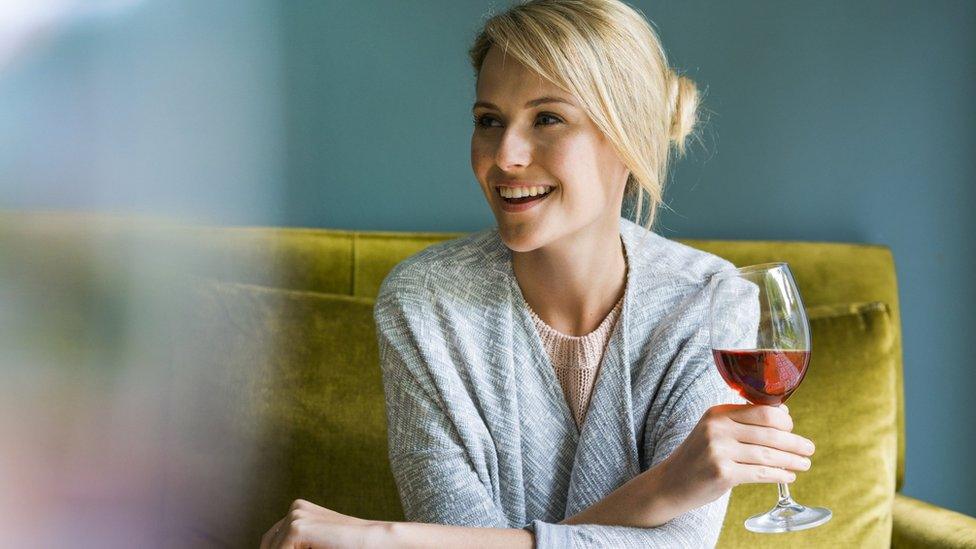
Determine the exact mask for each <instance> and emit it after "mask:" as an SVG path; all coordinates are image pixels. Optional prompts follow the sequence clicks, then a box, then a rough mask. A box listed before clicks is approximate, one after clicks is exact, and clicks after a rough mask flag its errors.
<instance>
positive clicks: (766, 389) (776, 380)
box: [712, 349, 810, 406]
mask: <svg viewBox="0 0 976 549" xmlns="http://www.w3.org/2000/svg"><path fill="white" fill-rule="evenodd" d="M712 354H713V356H714V358H715V364H716V365H718V371H719V372H720V373H721V374H722V377H723V378H724V379H725V382H726V383H728V384H729V387H732V388H733V389H735V390H736V391H737V392H738V393H739V394H740V395H742V398H744V399H746V400H748V401H749V402H752V403H753V404H767V405H769V406H779V405H780V404H782V403H783V402H785V401H786V399H788V398H789V397H790V395H791V394H793V391H794V390H796V388H797V387H798V386H799V385H800V382H801V381H803V375H804V374H805V373H806V372H807V364H809V363H810V351H802V350H792V349H756V350H748V351H730V350H726V349H713V350H712Z"/></svg>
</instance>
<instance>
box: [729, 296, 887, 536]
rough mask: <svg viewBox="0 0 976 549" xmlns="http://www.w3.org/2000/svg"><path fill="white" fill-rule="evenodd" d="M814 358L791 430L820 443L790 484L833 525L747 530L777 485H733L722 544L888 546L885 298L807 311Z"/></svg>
mask: <svg viewBox="0 0 976 549" xmlns="http://www.w3.org/2000/svg"><path fill="white" fill-rule="evenodd" d="M809 317H810V327H811V332H812V336H811V338H812V355H811V360H810V365H809V368H808V370H807V373H806V377H805V378H804V380H803V383H802V384H801V385H800V387H799V388H798V389H797V390H796V392H795V393H794V394H793V396H791V397H790V399H789V400H788V401H787V403H786V404H787V406H788V407H789V409H790V415H791V416H792V417H793V420H794V428H793V432H794V433H797V434H800V435H802V436H805V437H807V438H809V439H811V440H813V442H814V444H816V446H817V449H816V452H815V453H814V455H813V457H812V466H811V468H810V470H809V471H805V472H800V473H799V474H798V475H797V480H796V481H795V482H793V483H791V484H790V490H791V494H792V496H793V499H794V500H796V501H797V502H798V503H800V504H803V505H810V506H821V507H827V508H828V509H830V510H831V511H832V512H833V517H832V518H831V519H830V521H829V522H828V523H826V524H823V525H821V526H818V527H816V528H812V529H809V530H802V531H799V532H791V533H788V534H780V535H770V534H756V533H752V532H749V531H748V530H746V529H745V526H743V522H744V521H745V519H746V518H748V517H750V516H752V515H754V514H758V513H762V512H765V511H767V510H769V509H770V508H771V507H773V505H775V503H776V499H777V491H776V485H775V484H770V483H752V484H741V485H739V486H737V487H735V488H734V489H733V490H732V498H731V501H730V504H729V510H728V512H727V514H726V517H725V524H724V526H723V529H722V535H721V537H720V538H719V543H718V546H719V547H750V548H752V547H771V548H772V547H783V546H784V544H786V545H788V546H789V547H886V548H887V547H889V546H890V540H891V520H892V518H891V517H892V514H891V513H892V498H893V495H894V492H895V467H896V460H897V446H896V440H895V435H896V431H895V425H896V424H895V402H896V399H895V394H894V393H895V375H894V374H895V367H896V362H895V356H894V354H895V352H894V345H893V327H892V319H891V315H890V312H889V309H888V307H887V305H885V304H884V303H881V302H873V303H861V304H845V305H836V306H818V307H811V308H810V309H809Z"/></svg>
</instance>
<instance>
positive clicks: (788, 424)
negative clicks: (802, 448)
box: [728, 404, 793, 431]
mask: <svg viewBox="0 0 976 549" xmlns="http://www.w3.org/2000/svg"><path fill="white" fill-rule="evenodd" d="M728 417H729V418H731V419H732V420H733V421H736V422H738V423H744V424H749V425H760V426H763V427H774V428H776V429H779V430H781V431H792V430H793V418H792V417H790V414H789V413H787V411H786V410H783V409H782V408H780V407H778V406H767V405H765V404H754V405H751V406H744V407H742V408H739V409H737V410H732V411H730V412H729V413H728Z"/></svg>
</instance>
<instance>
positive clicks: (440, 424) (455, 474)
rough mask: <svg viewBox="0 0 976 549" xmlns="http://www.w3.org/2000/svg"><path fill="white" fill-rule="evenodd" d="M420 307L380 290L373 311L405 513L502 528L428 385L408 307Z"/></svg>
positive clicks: (404, 295) (410, 297)
mask: <svg viewBox="0 0 976 549" xmlns="http://www.w3.org/2000/svg"><path fill="white" fill-rule="evenodd" d="M420 306H422V297H421V296H419V295H414V294H411V293H410V292H400V291H393V290H392V288H390V289H389V291H388V290H387V288H386V285H384V289H383V290H381V292H380V295H379V296H378V297H377V301H376V305H375V309H374V319H375V321H376V326H377V340H378V344H379V359H380V367H381V369H382V374H383V389H384V393H385V399H386V416H387V427H388V429H387V434H388V443H389V460H390V468H391V470H392V473H393V477H394V480H395V482H396V485H397V490H398V492H399V496H400V501H401V503H402V505H403V510H404V516H405V517H406V519H407V520H409V521H412V522H424V523H437V524H452V525H460V526H475V527H499V528H504V527H507V526H508V523H507V520H506V518H505V515H504V513H503V512H502V510H501V508H500V506H498V505H496V503H495V501H494V499H493V498H492V496H491V490H490V489H489V488H490V487H489V486H486V484H485V483H484V482H483V481H482V479H481V478H479V475H478V474H477V472H476V471H475V469H474V468H473V466H472V465H471V462H470V459H469V457H468V454H467V451H466V450H465V448H464V446H463V445H462V443H461V440H460V437H459V435H458V433H457V430H456V427H455V426H454V425H453V423H452V422H451V420H450V418H449V417H448V415H447V414H446V413H445V411H444V408H443V406H442V405H441V402H440V399H439V397H438V396H437V393H436V390H435V388H434V386H433V382H432V381H431V380H430V376H429V373H428V372H429V370H428V368H429V365H428V364H426V362H425V360H424V358H423V356H422V353H421V352H420V350H419V345H418V341H421V340H422V338H423V337H424V335H423V334H422V333H418V332H420V331H422V328H421V326H422V324H420V323H418V322H419V320H418V319H419V318H420V317H419V316H418V315H417V314H416V313H418V312H422V311H421V310H420V309H417V310H414V308H415V307H420ZM408 310H410V311H413V312H412V313H409V314H408V313H407V311H408ZM485 482H487V480H486V481H485Z"/></svg>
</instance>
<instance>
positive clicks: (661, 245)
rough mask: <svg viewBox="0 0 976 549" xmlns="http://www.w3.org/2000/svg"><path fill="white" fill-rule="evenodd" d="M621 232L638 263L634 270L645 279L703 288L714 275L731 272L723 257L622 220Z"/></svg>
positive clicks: (732, 266) (729, 263)
mask: <svg viewBox="0 0 976 549" xmlns="http://www.w3.org/2000/svg"><path fill="white" fill-rule="evenodd" d="M621 232H622V233H623V234H625V237H628V238H629V243H630V244H631V246H630V247H629V248H628V250H630V249H631V248H632V251H633V256H634V258H633V259H634V260H636V261H638V262H640V263H639V265H638V266H639V269H638V271H639V272H641V273H642V274H643V275H645V276H646V277H648V278H649V279H655V280H657V281H659V282H660V281H665V282H668V283H669V285H672V286H674V285H687V286H691V287H697V288H703V287H704V286H706V285H707V283H708V281H709V280H710V279H711V277H712V276H713V275H715V274H716V273H719V272H723V271H727V270H730V269H735V265H733V264H732V262H730V261H729V260H727V259H725V258H723V257H720V256H718V255H715V254H713V253H710V252H706V251H704V250H699V249H698V248H694V247H692V246H689V245H687V244H683V243H681V242H678V241H676V240H671V239H669V238H666V237H664V236H661V235H660V234H658V233H656V232H654V231H649V230H648V229H646V228H645V227H642V226H640V225H638V224H637V223H634V222H633V221H630V220H629V219H626V218H623V217H622V218H621ZM641 282H642V283H647V282H649V281H647V280H645V281H641Z"/></svg>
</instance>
